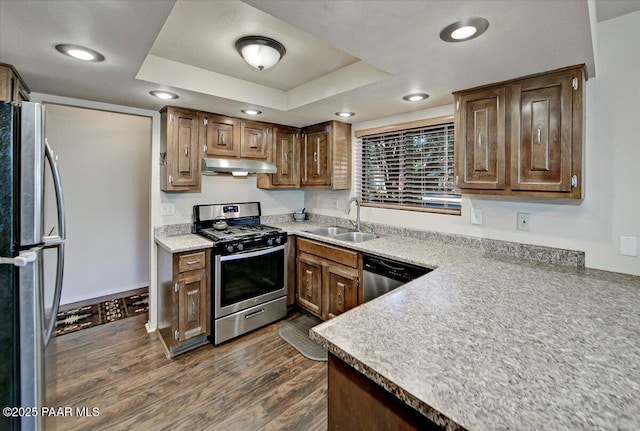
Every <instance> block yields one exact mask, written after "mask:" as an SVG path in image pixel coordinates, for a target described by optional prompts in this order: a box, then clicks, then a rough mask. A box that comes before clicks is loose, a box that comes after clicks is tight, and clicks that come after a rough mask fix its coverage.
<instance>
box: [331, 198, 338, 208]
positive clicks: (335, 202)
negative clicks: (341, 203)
mask: <svg viewBox="0 0 640 431" xmlns="http://www.w3.org/2000/svg"><path fill="white" fill-rule="evenodd" d="M331 208H333V209H334V210H337V209H338V199H337V198H333V199H332V200H331Z"/></svg>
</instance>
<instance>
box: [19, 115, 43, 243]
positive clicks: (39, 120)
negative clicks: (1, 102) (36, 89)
mask: <svg viewBox="0 0 640 431" xmlns="http://www.w3.org/2000/svg"><path fill="white" fill-rule="evenodd" d="M20 123H21V124H20V142H19V145H20V149H19V157H20V191H19V193H20V195H19V202H20V203H19V205H20V207H19V214H20V238H19V239H20V246H22V247H29V246H32V245H38V244H40V243H41V242H42V223H43V212H42V211H43V209H42V206H43V202H44V190H43V189H44V187H43V184H44V182H43V174H44V136H43V132H44V130H43V128H44V123H43V108H42V105H41V104H39V103H30V102H23V103H22V104H21V108H20Z"/></svg>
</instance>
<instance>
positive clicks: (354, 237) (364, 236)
mask: <svg viewBox="0 0 640 431" xmlns="http://www.w3.org/2000/svg"><path fill="white" fill-rule="evenodd" d="M377 237H378V236H377V235H375V234H373V233H366V232H347V233H341V234H339V235H336V236H334V237H333V239H339V240H341V241H349V242H365V241H371V240H372V239H376V238H377Z"/></svg>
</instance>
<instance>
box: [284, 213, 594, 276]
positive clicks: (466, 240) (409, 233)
mask: <svg viewBox="0 0 640 431" xmlns="http://www.w3.org/2000/svg"><path fill="white" fill-rule="evenodd" d="M290 220H291V219H289V220H287V221H290ZM309 220H310V221H313V222H316V223H322V224H327V225H332V226H344V227H352V224H351V222H350V221H349V219H346V218H343V217H331V216H326V215H322V214H313V213H309ZM361 229H362V231H364V232H371V231H373V232H375V233H376V234H378V235H397V236H403V237H409V238H417V239H422V240H425V241H435V242H440V243H444V244H448V245H455V246H458V247H465V248H470V249H473V250H480V251H483V252H485V253H493V254H501V255H507V256H509V257H512V258H517V259H527V260H532V261H536V262H542V263H549V264H553V265H562V266H571V267H576V268H581V269H583V268H584V267H585V255H584V252H583V251H577V250H565V249H560V248H553V247H544V246H540V245H531V244H521V243H516V242H509V241H500V240H495V239H486V238H477V237H471V236H465V235H455V234H450V233H442V232H434V231H428V230H420V229H413V228H406V227H399V226H391V225H387V224H381V223H370V222H362V223H361Z"/></svg>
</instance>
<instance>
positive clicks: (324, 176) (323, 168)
mask: <svg viewBox="0 0 640 431" xmlns="http://www.w3.org/2000/svg"><path fill="white" fill-rule="evenodd" d="M329 129H330V126H327V127H326V129H324V130H320V131H314V132H311V133H306V134H305V136H304V144H303V154H302V180H301V185H302V186H329V185H331V172H329V166H331V163H330V160H329V154H330V153H329V132H330V130H329Z"/></svg>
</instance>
